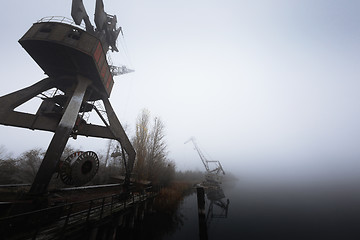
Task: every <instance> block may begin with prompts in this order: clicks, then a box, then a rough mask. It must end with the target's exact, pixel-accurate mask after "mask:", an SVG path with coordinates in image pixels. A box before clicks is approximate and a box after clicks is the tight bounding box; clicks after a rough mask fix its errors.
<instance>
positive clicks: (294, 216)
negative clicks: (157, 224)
mask: <svg viewBox="0 0 360 240" xmlns="http://www.w3.org/2000/svg"><path fill="white" fill-rule="evenodd" d="M223 190H224V194H225V195H226V196H225V198H224V199H223V202H226V199H229V201H230V204H229V206H228V213H227V215H226V213H224V211H223V208H221V207H219V206H217V205H214V204H213V206H212V207H213V208H212V210H213V211H212V213H213V216H216V217H214V218H211V217H210V216H211V214H207V215H208V216H207V218H208V219H207V220H208V221H207V235H208V239H223V240H225V239H226V240H229V239H236V240H239V239H360V197H359V196H360V194H358V193H359V192H360V191H359V188H358V187H357V186H349V185H348V184H344V185H342V186H340V185H339V186H321V185H320V186H297V187H295V186H291V187H285V186H283V187H279V186H270V185H269V186H265V185H264V184H245V183H241V182H236V183H234V184H232V185H231V186H224V188H223ZM209 207H210V201H209V200H208V199H207V201H206V211H208V210H209ZM176 216H177V217H176V221H175V222H176V224H175V227H173V228H172V229H171V231H167V232H166V233H163V235H162V237H161V239H165V240H177V239H199V225H198V223H199V222H198V215H197V199H196V194H195V193H194V194H192V195H190V196H188V197H186V198H185V199H184V201H183V202H182V204H181V205H180V206H179V209H178V212H177V215H176ZM219 217H221V218H219ZM158 239H160V238H158Z"/></svg>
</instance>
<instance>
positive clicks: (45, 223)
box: [0, 192, 157, 239]
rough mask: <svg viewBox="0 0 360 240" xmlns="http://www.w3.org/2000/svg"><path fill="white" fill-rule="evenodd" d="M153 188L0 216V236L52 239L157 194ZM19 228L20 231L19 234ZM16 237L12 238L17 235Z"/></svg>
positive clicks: (124, 209)
mask: <svg viewBox="0 0 360 240" xmlns="http://www.w3.org/2000/svg"><path fill="white" fill-rule="evenodd" d="M156 194H157V193H155V192H144V193H131V194H130V195H128V196H125V195H124V194H114V195H110V196H105V197H100V198H95V199H91V200H86V201H81V202H74V203H69V204H64V205H61V206H55V207H50V208H46V209H41V210H37V211H32V212H27V213H23V214H18V215H14V216H10V217H5V218H2V219H0V238H1V239H7V237H9V236H17V237H18V238H19V239H20V238H24V237H30V238H33V239H35V238H36V237H41V238H42V239H43V238H44V239H47V238H49V239H52V238H53V237H55V236H56V237H59V236H64V234H65V233H66V232H67V229H69V228H70V227H71V228H72V229H73V228H74V227H76V226H77V227H79V226H80V227H81V226H82V225H84V226H86V224H87V223H89V222H98V221H101V220H103V219H104V218H106V217H108V216H111V215H112V214H114V213H117V212H121V211H126V210H128V209H129V208H131V207H133V206H134V205H135V204H137V203H140V202H143V201H145V200H147V199H149V198H152V197H154V196H156ZM21 232H22V233H23V234H21ZM17 237H15V239H16V238H17Z"/></svg>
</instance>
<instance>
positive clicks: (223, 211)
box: [206, 187, 230, 226]
mask: <svg viewBox="0 0 360 240" xmlns="http://www.w3.org/2000/svg"><path fill="white" fill-rule="evenodd" d="M206 197H207V199H209V200H210V204H209V207H208V211H207V214H206V222H207V224H208V226H209V225H210V223H211V221H212V220H213V219H214V218H227V215H228V210H229V204H230V200H229V199H226V200H225V194H224V191H223V189H222V188H221V187H216V188H213V189H210V190H208V191H207V193H206Z"/></svg>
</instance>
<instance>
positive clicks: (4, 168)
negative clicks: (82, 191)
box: [0, 109, 176, 186]
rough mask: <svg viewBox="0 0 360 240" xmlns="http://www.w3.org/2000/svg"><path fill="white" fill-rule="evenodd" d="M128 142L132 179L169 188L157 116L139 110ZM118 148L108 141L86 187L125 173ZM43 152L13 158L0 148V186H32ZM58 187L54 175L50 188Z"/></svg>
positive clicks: (170, 171)
mask: <svg viewBox="0 0 360 240" xmlns="http://www.w3.org/2000/svg"><path fill="white" fill-rule="evenodd" d="M131 141H132V143H133V146H134V148H135V151H136V153H137V155H136V160H135V165H134V169H133V174H132V175H133V176H132V178H133V179H134V180H136V181H138V182H141V181H150V182H152V183H153V184H157V185H162V186H164V185H168V184H170V183H171V181H172V180H173V179H174V178H175V173H176V172H175V168H176V166H175V163H174V162H173V161H172V160H170V159H169V157H168V149H167V143H166V140H165V125H164V123H163V122H162V120H161V119H160V118H158V117H155V118H151V115H150V112H149V111H148V110H146V109H144V110H142V112H141V113H140V114H139V116H138V118H137V120H136V126H135V133H134V136H132V137H131ZM75 151H78V149H74V148H73V147H72V146H67V147H66V148H65V150H64V152H63V155H62V159H65V158H66V157H67V156H68V155H70V154H71V153H72V152H75ZM119 152H121V147H120V146H119V145H118V144H117V142H116V141H114V140H109V142H108V144H107V148H106V149H105V150H103V151H101V152H100V153H98V157H99V161H100V168H99V172H98V173H97V175H96V176H95V178H94V179H93V180H92V181H91V182H90V183H89V184H102V183H108V182H111V181H113V180H114V179H112V177H113V176H115V177H116V176H120V175H122V174H124V171H125V168H124V164H123V163H124V161H123V159H122V155H121V154H119ZM44 154H45V151H44V150H43V149H39V148H37V149H31V150H29V151H25V152H24V153H22V154H21V155H20V156H19V157H16V158H13V157H11V156H10V155H7V154H6V149H5V147H0V173H1V174H0V184H16V183H31V182H32V181H33V179H34V178H35V175H36V172H37V170H38V168H39V166H40V164H41V161H42V159H43V157H44ZM54 185H55V186H61V185H62V184H61V181H60V179H59V177H58V175H57V174H54V176H53V179H52V181H51V184H50V186H54Z"/></svg>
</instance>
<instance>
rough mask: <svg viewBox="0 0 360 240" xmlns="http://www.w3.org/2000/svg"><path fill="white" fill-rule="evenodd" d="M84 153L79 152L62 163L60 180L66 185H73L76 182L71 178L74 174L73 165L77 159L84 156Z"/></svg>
mask: <svg viewBox="0 0 360 240" xmlns="http://www.w3.org/2000/svg"><path fill="white" fill-rule="evenodd" d="M83 153H84V152H82V151H78V152H74V153H72V154H71V155H69V156H68V157H67V158H66V159H65V160H64V161H61V163H60V170H59V175H60V179H61V181H62V182H63V183H65V184H66V185H73V184H74V181H73V179H72V176H71V172H72V164H73V163H74V162H75V161H76V159H77V158H78V157H79V156H80V155H81V154H83Z"/></svg>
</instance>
